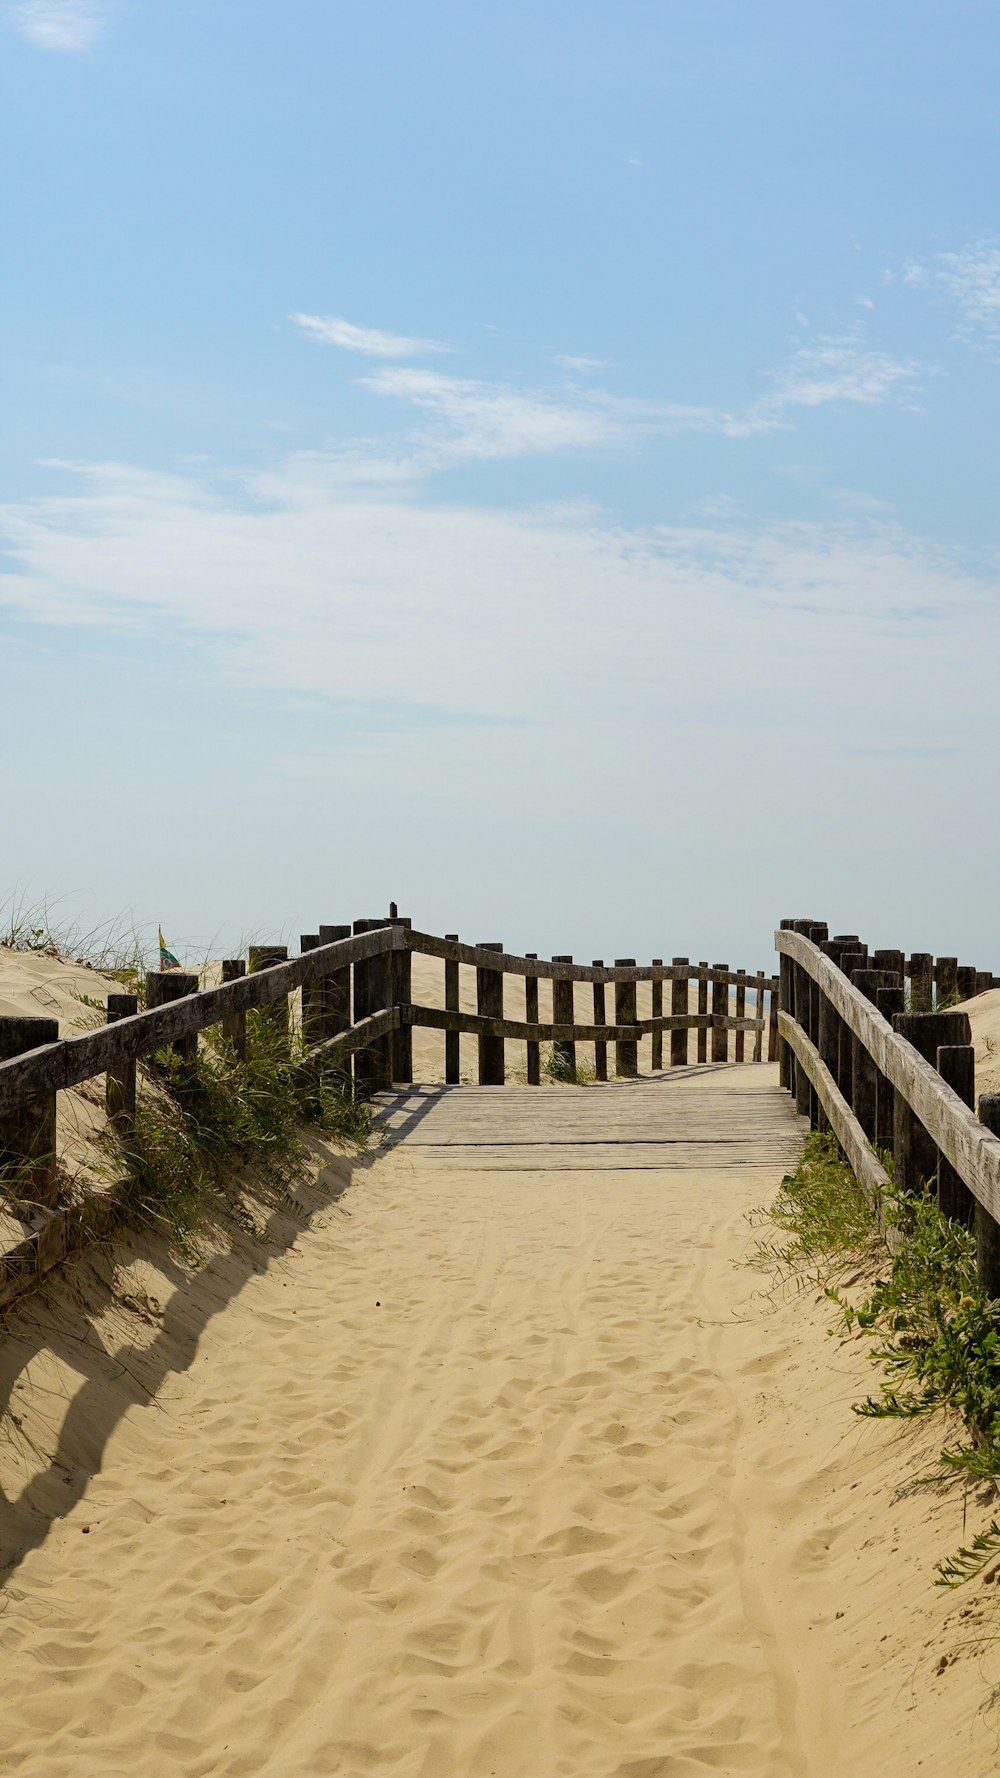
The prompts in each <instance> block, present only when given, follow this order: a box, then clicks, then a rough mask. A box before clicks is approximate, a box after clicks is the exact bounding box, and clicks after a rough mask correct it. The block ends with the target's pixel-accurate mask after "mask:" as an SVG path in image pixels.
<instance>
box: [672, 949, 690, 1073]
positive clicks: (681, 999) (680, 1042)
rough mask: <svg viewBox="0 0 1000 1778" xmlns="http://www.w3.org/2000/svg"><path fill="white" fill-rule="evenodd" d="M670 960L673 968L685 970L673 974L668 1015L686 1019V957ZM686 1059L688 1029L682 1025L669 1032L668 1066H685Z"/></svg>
mask: <svg viewBox="0 0 1000 1778" xmlns="http://www.w3.org/2000/svg"><path fill="white" fill-rule="evenodd" d="M670 961H671V963H672V964H673V966H674V968H675V969H682V970H684V972H685V973H684V974H683V975H680V976H676V975H675V976H674V979H673V981H672V982H671V984H670V1015H671V1017H672V1018H675V1019H679V1018H685V1019H686V1018H687V1016H688V979H689V978H688V975H687V969H688V959H687V958H686V957H672V958H671V959H670ZM687 1059H688V1031H687V1027H686V1026H684V1027H683V1028H682V1029H680V1030H677V1029H674V1030H673V1031H671V1033H670V1066H671V1068H686V1067H687Z"/></svg>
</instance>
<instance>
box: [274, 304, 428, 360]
mask: <svg viewBox="0 0 1000 1778" xmlns="http://www.w3.org/2000/svg"><path fill="white" fill-rule="evenodd" d="M289 319H290V320H291V321H294V322H295V325H296V326H297V327H301V329H302V331H303V333H305V334H308V336H309V338H310V339H313V340H317V341H318V342H319V343H320V344H321V345H324V346H342V347H343V349H344V350H345V351H346V352H362V353H364V355H365V357H367V358H415V357H422V356H423V355H424V354H425V353H427V352H446V351H447V350H448V348H447V346H442V345H440V344H439V343H438V342H437V341H436V340H422V339H414V338H412V337H411V336H409V335H407V334H402V333H383V332H382V331H381V330H380V329H379V328H377V327H357V326H356V325H355V323H354V322H353V321H345V320H344V319H343V318H342V317H341V316H340V315H300V314H295V315H291V316H290V317H289Z"/></svg>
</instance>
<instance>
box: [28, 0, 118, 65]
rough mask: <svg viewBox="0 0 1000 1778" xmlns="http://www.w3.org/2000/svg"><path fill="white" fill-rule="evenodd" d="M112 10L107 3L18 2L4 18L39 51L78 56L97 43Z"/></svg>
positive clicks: (89, 0) (91, 0) (100, 0)
mask: <svg viewBox="0 0 1000 1778" xmlns="http://www.w3.org/2000/svg"><path fill="white" fill-rule="evenodd" d="M114 10H115V8H114V6H113V5H112V4H110V3H109V0H18V4H15V5H12V6H8V8H7V17H8V19H9V20H10V22H11V24H12V25H13V27H14V29H15V30H16V31H19V32H20V33H21V36H22V37H26V38H27V39H28V42H29V43H34V44H36V45H37V47H38V48H39V49H53V50H62V51H64V52H69V53H70V54H78V53H79V52H80V51H81V50H85V49H89V48H90V46H91V44H93V43H96V42H97V39H98V38H99V37H100V36H101V35H102V34H103V32H104V31H105V30H106V28H107V26H108V24H109V23H110V21H111V17H112V13H113V11H114Z"/></svg>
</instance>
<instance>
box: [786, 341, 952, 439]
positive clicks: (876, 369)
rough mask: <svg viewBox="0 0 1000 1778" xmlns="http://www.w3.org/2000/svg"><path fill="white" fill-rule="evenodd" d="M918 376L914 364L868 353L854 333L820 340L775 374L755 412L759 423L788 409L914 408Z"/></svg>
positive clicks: (794, 357) (906, 360)
mask: <svg viewBox="0 0 1000 1778" xmlns="http://www.w3.org/2000/svg"><path fill="white" fill-rule="evenodd" d="M919 376H920V366H919V365H918V364H917V363H916V362H915V361H914V360H913V359H912V358H893V357H892V356H891V355H890V354H889V353H888V352H877V351H872V350H871V349H870V347H868V346H866V345H865V344H864V342H863V340H862V339H861V338H860V337H859V336H858V335H857V334H855V333H850V334H843V335H840V336H839V337H833V336H829V335H827V336H821V337H820V338H819V339H817V340H816V342H815V343H814V344H812V345H809V346H802V347H801V348H800V349H799V351H797V352H795V353H794V354H793V356H792V357H791V359H790V360H789V362H788V364H787V365H785V366H784V368H783V369H782V370H780V371H778V372H776V373H775V374H774V377H773V380H772V382H773V386H772V391H771V393H770V394H769V395H768V396H767V397H766V398H765V400H764V401H763V402H762V403H761V404H760V405H759V407H758V408H757V410H756V412H757V415H758V416H759V417H760V418H763V419H766V418H767V417H768V416H769V415H770V416H773V417H774V418H775V419H777V418H778V417H780V416H781V415H782V414H783V413H785V412H786V411H787V409H789V408H795V407H822V406H823V405H825V404H826V403H828V402H855V403H860V404H861V405H862V406H864V407H877V406H880V405H881V404H882V403H883V402H887V401H899V402H902V403H903V404H904V405H905V406H912V405H913V403H914V398H915V396H916V393H917V389H918V386H919Z"/></svg>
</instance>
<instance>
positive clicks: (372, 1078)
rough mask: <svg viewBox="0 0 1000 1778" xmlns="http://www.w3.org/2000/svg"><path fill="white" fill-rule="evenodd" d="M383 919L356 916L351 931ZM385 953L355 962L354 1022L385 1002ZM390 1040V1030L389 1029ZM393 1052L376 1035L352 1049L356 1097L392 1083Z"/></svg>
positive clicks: (362, 929)
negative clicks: (357, 917)
mask: <svg viewBox="0 0 1000 1778" xmlns="http://www.w3.org/2000/svg"><path fill="white" fill-rule="evenodd" d="M386 924H387V922H386V921H385V920H372V919H367V920H355V922H354V933H355V936H356V937H358V936H360V935H361V934H362V933H365V932H377V931H378V930H379V928H380V927H382V926H385V925H386ZM385 962H386V958H385V956H384V955H383V956H379V957H363V958H360V959H359V960H358V961H357V962H356V963H355V965H354V971H353V975H354V981H353V988H354V1017H353V1023H354V1024H355V1025H357V1024H359V1023H360V1021H361V1020H362V1019H367V1018H370V1017H371V1015H372V1013H376V1012H381V1010H382V1008H383V1007H384V1006H386V1005H387V1004H388V999H389V974H388V970H387V969H385V968H384V967H383V966H384V964H385ZM388 1035H389V1039H390V1040H391V1037H392V1033H391V1032H389V1034H388ZM391 1056H392V1052H391V1049H390V1048H389V1047H388V1046H387V1041H386V1039H385V1038H381V1037H377V1038H376V1039H375V1040H374V1042H373V1043H369V1044H368V1045H367V1046H366V1047H365V1048H364V1049H360V1050H355V1052H354V1091H355V1094H356V1096H357V1097H358V1098H359V1099H368V1098H370V1097H371V1095H372V1094H373V1093H381V1092H384V1091H385V1089H386V1088H387V1087H389V1086H391V1084H392V1083H391V1080H390V1078H389V1077H390V1075H391V1073H392V1060H391Z"/></svg>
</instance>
